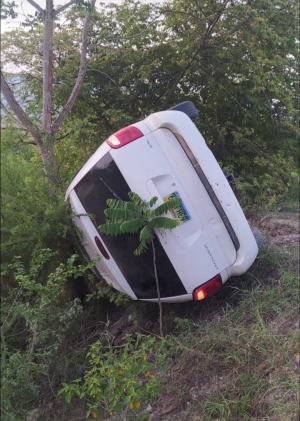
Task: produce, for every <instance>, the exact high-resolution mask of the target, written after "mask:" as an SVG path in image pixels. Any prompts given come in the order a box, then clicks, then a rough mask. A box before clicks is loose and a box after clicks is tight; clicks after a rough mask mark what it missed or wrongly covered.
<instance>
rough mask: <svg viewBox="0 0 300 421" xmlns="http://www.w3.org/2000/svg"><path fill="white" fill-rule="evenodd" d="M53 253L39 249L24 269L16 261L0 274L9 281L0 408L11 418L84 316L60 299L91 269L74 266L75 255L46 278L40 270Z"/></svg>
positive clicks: (3, 326) (27, 400)
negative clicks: (67, 284) (69, 279)
mask: <svg viewBox="0 0 300 421" xmlns="http://www.w3.org/2000/svg"><path fill="white" fill-rule="evenodd" d="M54 254H55V253H53V252H52V251H51V250H50V249H42V250H40V253H39V255H36V256H35V257H34V258H33V259H32V261H31V263H30V265H29V269H28V270H26V269H25V267H24V265H23V263H22V261H21V258H20V257H16V258H15V260H14V262H13V263H12V264H11V265H9V266H8V268H7V271H6V272H5V273H2V274H1V277H2V280H4V281H5V282H6V283H8V281H7V279H8V278H10V280H9V285H10V288H9V290H8V291H6V294H5V296H2V303H1V367H2V382H1V397H2V399H1V404H2V410H3V411H4V412H5V413H6V414H10V416H11V417H21V416H23V414H26V411H27V408H28V406H29V404H30V402H31V401H32V399H34V398H35V397H37V396H38V394H39V389H40V388H41V385H42V384H43V383H44V381H45V379H46V375H47V371H48V370H49V367H50V366H51V364H57V362H58V361H59V360H60V358H61V350H62V347H63V346H64V343H65V341H66V338H67V337H70V336H71V332H72V329H74V325H76V320H77V319H78V317H79V316H80V314H81V312H82V307H81V305H79V303H78V300H75V301H74V302H70V301H67V300H65V299H63V297H64V284H65V281H66V278H67V277H73V278H76V277H77V276H79V275H82V274H84V273H85V272H86V271H87V270H88V269H90V267H91V265H92V264H90V265H85V266H84V265H81V264H79V265H77V264H76V259H77V256H75V255H74V256H72V257H71V258H69V259H68V261H67V262H66V263H65V264H60V265H59V266H58V267H56V269H55V270H54V271H53V272H51V273H49V274H48V275H47V274H46V273H45V272H44V268H45V265H46V263H47V262H48V261H49V260H50V259H51V258H53V256H54ZM43 277H46V279H43ZM18 419H21V418H18Z"/></svg>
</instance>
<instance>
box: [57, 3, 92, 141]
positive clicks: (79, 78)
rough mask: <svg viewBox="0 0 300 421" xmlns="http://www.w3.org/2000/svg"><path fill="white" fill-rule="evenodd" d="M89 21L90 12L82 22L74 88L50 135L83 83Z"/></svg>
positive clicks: (69, 107)
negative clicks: (78, 63)
mask: <svg viewBox="0 0 300 421" xmlns="http://www.w3.org/2000/svg"><path fill="white" fill-rule="evenodd" d="M95 1H96V0H91V7H92V8H94V7H95ZM90 21H91V12H88V13H87V15H86V18H85V21H84V25H83V33H82V48H81V57H80V68H79V72H78V76H77V80H76V82H75V85H74V88H73V90H72V92H71V95H70V97H69V99H68V102H67V103H66V105H65V107H64V109H63V110H62V112H61V113H60V114H59V116H58V117H57V119H56V121H55V122H54V124H53V125H52V126H51V129H50V132H51V134H52V135H55V133H56V132H57V130H58V129H59V127H60V125H61V123H62V122H63V120H64V119H65V117H66V116H67V115H68V113H69V112H70V110H71V108H72V106H73V105H74V102H75V100H76V97H77V95H78V93H79V90H80V88H81V85H82V82H83V79H84V76H85V73H86V69H87V57H86V56H87V37H88V29H89V25H90Z"/></svg>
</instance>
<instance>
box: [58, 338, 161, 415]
mask: <svg viewBox="0 0 300 421" xmlns="http://www.w3.org/2000/svg"><path fill="white" fill-rule="evenodd" d="M106 338H107V336H106ZM166 346H167V341H166V340H165V339H164V340H163V341H159V342H158V341H156V340H155V338H153V337H149V336H145V335H142V334H137V338H136V340H134V341H133V340H132V337H131V335H126V336H125V339H124V343H123V344H122V345H120V346H117V347H114V346H113V344H112V340H111V338H108V340H107V342H106V343H105V340H102V341H100V340H99V341H97V342H95V343H94V344H92V345H91V347H90V350H89V352H88V354H87V357H88V359H89V363H90V367H91V368H90V370H89V371H87V372H86V373H85V376H84V378H83V379H76V380H73V381H72V382H71V383H70V384H66V383H63V388H62V389H60V390H59V392H58V395H62V394H64V395H65V399H66V401H67V402H68V403H70V402H71V400H72V398H73V397H74V396H78V397H79V398H80V399H85V400H86V401H87V407H88V411H87V414H86V416H87V417H88V416H89V415H92V416H93V417H94V418H97V417H99V416H100V413H101V415H107V414H109V415H113V413H114V412H121V411H123V410H125V409H126V408H129V409H132V410H138V409H139V408H141V407H142V403H144V402H147V401H149V400H150V401H152V400H153V399H154V398H155V396H158V395H159V394H160V392H161V380H160V378H159V377H156V376H155V375H154V374H153V370H154V368H155V367H157V366H158V365H159V364H160V368H161V371H163V372H164V371H165V366H164V365H163V364H162V363H163V360H164V358H165V355H166Z"/></svg>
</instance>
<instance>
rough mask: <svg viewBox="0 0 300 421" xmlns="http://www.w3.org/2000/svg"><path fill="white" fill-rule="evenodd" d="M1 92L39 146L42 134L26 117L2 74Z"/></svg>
mask: <svg viewBox="0 0 300 421" xmlns="http://www.w3.org/2000/svg"><path fill="white" fill-rule="evenodd" d="M1 91H2V94H3V96H4V98H5V99H6V101H7V103H8V105H9V107H10V108H11V110H12V111H13V113H14V114H15V116H16V117H17V118H18V120H19V121H20V123H21V124H22V126H23V127H25V128H26V129H27V130H28V131H29V133H30V134H31V136H32V137H33V138H34V140H35V141H36V142H37V144H39V143H41V136H42V132H41V131H40V130H39V128H38V127H36V126H35V125H34V124H33V123H32V122H31V121H30V120H29V118H28V117H27V116H26V114H25V112H24V110H23V108H22V107H21V106H20V105H19V104H18V102H17V101H16V98H15V96H14V94H13V92H12V90H11V89H10V87H9V86H8V83H7V82H6V80H5V78H4V76H3V74H2V72H1Z"/></svg>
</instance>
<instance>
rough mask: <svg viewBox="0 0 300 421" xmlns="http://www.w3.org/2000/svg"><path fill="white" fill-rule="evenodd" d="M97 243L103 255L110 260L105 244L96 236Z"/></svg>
mask: <svg viewBox="0 0 300 421" xmlns="http://www.w3.org/2000/svg"><path fill="white" fill-rule="evenodd" d="M95 243H96V244H97V247H98V249H99V250H100V253H101V254H102V256H103V257H105V259H107V260H109V254H108V253H107V251H106V250H105V248H104V245H103V244H102V243H101V241H100V238H98V237H95Z"/></svg>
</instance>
